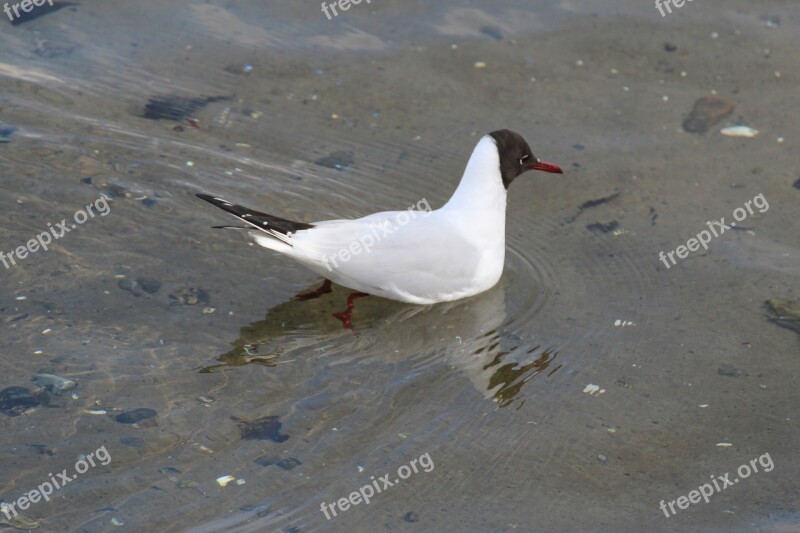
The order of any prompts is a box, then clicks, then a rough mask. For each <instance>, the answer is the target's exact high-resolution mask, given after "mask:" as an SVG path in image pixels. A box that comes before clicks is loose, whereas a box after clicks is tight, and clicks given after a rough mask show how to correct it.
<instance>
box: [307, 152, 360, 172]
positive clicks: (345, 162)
mask: <svg viewBox="0 0 800 533" xmlns="http://www.w3.org/2000/svg"><path fill="white" fill-rule="evenodd" d="M355 162H356V160H355V158H354V157H353V152H333V153H332V154H330V155H326V156H325V157H322V158H320V159H317V160H316V161H314V164H315V165H319V166H321V167H325V168H333V169H336V170H344V169H346V168H347V167H349V166H350V165H352V164H353V163H355Z"/></svg>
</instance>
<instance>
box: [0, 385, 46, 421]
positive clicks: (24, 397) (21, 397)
mask: <svg viewBox="0 0 800 533" xmlns="http://www.w3.org/2000/svg"><path fill="white" fill-rule="evenodd" d="M40 403H41V402H40V401H39V398H37V397H36V396H34V395H33V393H32V392H31V391H30V389H26V388H25V387H8V388H7V389H3V390H2V391H0V413H3V414H4V415H8V416H11V417H14V416H19V415H21V414H22V413H24V412H25V411H27V410H28V409H31V408H33V407H37V406H38V405H40Z"/></svg>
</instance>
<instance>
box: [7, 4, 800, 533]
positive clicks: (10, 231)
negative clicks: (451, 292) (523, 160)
mask: <svg viewBox="0 0 800 533" xmlns="http://www.w3.org/2000/svg"><path fill="white" fill-rule="evenodd" d="M117 4H118V5H113V6H112V5H109V4H108V3H101V2H96V1H92V0H86V1H84V2H82V3H81V5H80V6H77V7H68V8H66V9H62V10H60V11H57V12H54V13H50V14H47V15H45V16H42V17H40V18H37V19H36V20H33V21H30V22H26V23H24V24H21V25H18V26H12V25H10V24H6V23H3V24H2V25H1V26H2V31H0V91H2V94H1V95H0V121H2V123H3V124H5V125H6V126H10V127H12V129H13V128H16V130H15V131H13V132H11V133H6V134H3V132H4V131H10V130H4V129H3V128H4V126H2V125H0V142H1V141H3V140H6V141H8V142H2V143H0V172H2V176H3V179H2V181H0V187H2V194H0V219H1V220H2V227H3V228H4V229H3V232H2V237H0V250H2V251H4V252H6V253H7V252H9V251H10V250H12V249H15V248H17V247H18V246H20V245H24V244H25V243H26V242H27V241H28V240H29V239H31V238H34V237H35V236H36V235H37V234H39V233H40V232H42V231H46V230H47V228H48V223H52V224H54V225H55V224H56V223H57V222H59V221H61V219H63V218H67V219H70V218H71V217H72V216H73V213H75V212H76V211H77V210H78V209H81V208H83V207H84V206H86V205H87V204H89V203H90V202H95V201H96V200H97V199H98V198H101V195H104V196H103V197H109V198H110V200H109V202H108V205H109V208H110V210H109V211H108V212H107V216H99V215H98V216H95V217H93V218H89V219H88V220H87V221H86V222H85V223H84V224H81V225H79V226H77V227H76V228H75V229H73V230H70V231H69V233H67V234H66V235H64V237H63V238H62V239H58V240H56V241H55V242H54V243H53V244H52V246H51V247H50V249H49V250H48V251H42V250H40V251H38V252H36V253H34V254H31V255H30V256H28V257H27V258H25V259H23V260H20V261H19V264H18V265H16V266H11V268H9V269H5V268H2V269H0V290H1V292H0V311H1V312H2V316H0V328H2V332H3V335H2V340H0V354H1V355H0V375H2V376H3V378H2V380H1V381H0V389H5V388H7V387H12V386H15V387H26V388H28V389H30V391H31V393H32V394H33V395H34V396H35V398H36V400H34V401H35V402H36V403H40V405H39V406H37V407H33V408H30V409H27V410H25V409H22V410H24V413H23V414H20V415H19V416H8V415H6V414H0V465H2V468H0V498H2V499H3V500H4V501H6V502H11V501H14V500H16V499H17V498H19V497H20V496H21V495H23V494H24V493H26V492H28V491H30V490H32V489H35V488H36V487H37V486H39V485H40V484H42V483H44V482H46V481H48V479H49V478H50V475H51V474H55V473H56V472H61V471H62V469H65V468H66V469H69V470H70V471H71V470H73V466H74V465H75V463H76V461H77V460H79V458H80V457H81V454H89V453H90V452H92V451H94V450H97V449H98V448H100V447H102V446H105V449H106V450H107V451H108V454H109V455H110V458H111V459H110V461H108V464H106V465H102V464H98V465H97V466H95V467H94V468H90V469H88V471H87V472H85V473H83V474H81V475H79V476H78V477H77V478H76V479H75V480H73V481H72V482H70V483H69V484H68V485H66V486H65V487H63V488H62V489H60V490H57V491H55V492H54V494H53V496H52V497H51V501H49V502H39V503H34V504H33V505H31V506H30V507H29V508H28V509H27V510H25V511H23V513H24V514H25V515H26V516H28V517H30V518H31V519H35V520H38V521H39V522H40V526H39V527H40V530H43V531H86V532H95V531H110V530H118V531H144V530H156V531H287V532H288V531H327V530H331V531H376V530H401V529H403V530H405V529H409V530H410V529H414V530H419V531H586V530H604V531H605V530H611V531H640V530H641V529H642V527H643V526H646V527H648V528H650V529H653V530H658V531H661V530H663V531H673V530H674V531H752V530H758V531H794V530H797V528H798V527H800V525H799V524H800V514H798V513H800V511H798V508H799V507H800V500H799V499H798V496H797V494H798V491H797V487H798V484H797V479H798V477H800V462H798V460H797V458H796V443H797V442H798V440H800V429H798V425H797V422H796V420H795V416H796V410H797V407H798V405H799V404H800V393H799V392H798V389H797V387H796V381H797V375H798V372H799V371H800V357H798V356H800V339H799V338H798V336H797V333H796V332H795V331H793V330H792V329H789V328H781V327H779V325H778V324H776V323H775V322H772V321H770V320H768V318H767V317H768V310H767V309H766V307H765V305H764V302H765V301H766V300H768V299H774V298H780V299H786V300H793V299H797V298H798V297H800V292H799V291H798V281H799V279H800V240H799V239H798V235H800V231H798V229H800V220H799V219H798V217H797V213H798V209H797V208H798V202H800V189H798V187H800V185H796V186H793V184H794V183H795V182H797V181H798V178H800V174H798V170H797V163H798V159H797V154H796V146H797V139H798V138H800V127H799V126H798V123H797V120H796V115H795V113H794V112H795V110H796V105H797V104H796V99H797V87H798V79H797V78H798V72H800V69H799V68H798V66H799V65H798V63H799V62H800V56H798V54H797V53H796V52H797V49H798V44H800V31H799V30H798V25H797V23H798V20H800V6H799V5H797V4H793V3H789V2H777V1H771V2H758V3H753V2H744V1H739V0H734V1H728V2H724V3H723V2H721V1H711V0H707V1H705V2H703V3H698V2H694V3H687V4H686V5H684V7H682V8H680V9H675V10H674V12H673V13H672V14H670V15H669V16H666V17H663V18H662V17H661V16H660V15H659V14H658V11H657V10H656V9H655V7H654V6H653V5H652V4H650V3H647V2H633V1H630V0H614V1H613V2H606V3H604V4H603V5H602V6H599V5H597V3H596V2H594V3H590V2H588V1H572V2H563V1H562V2H556V1H546V2H536V3H534V2H525V3H520V2H512V1H499V2H497V1H493V2H489V1H484V0H481V1H474V2H436V3H434V2H431V1H429V2H424V1H423V2H417V3H415V4H408V3H401V2H397V1H392V0H380V1H379V0H375V1H374V2H372V3H370V4H369V5H368V4H366V3H362V4H360V5H355V6H352V8H351V9H350V10H349V11H347V12H345V13H341V14H340V15H339V16H337V17H336V18H335V19H334V20H331V21H328V20H327V19H326V17H325V15H324V14H323V13H322V12H321V11H320V10H319V7H318V4H316V3H311V4H307V5H302V4H300V3H291V4H290V3H282V4H275V5H268V6H267V5H263V4H261V3H258V2H237V3H224V2H209V3H204V2H198V1H184V0H181V1H174V2H157V1H154V0H140V1H139V2H135V3H125V4H122V3H117ZM776 17H777V19H776ZM770 20H771V21H773V22H768V21H770ZM778 21H779V22H778ZM665 43H670V44H672V45H674V47H675V50H673V51H668V50H667V49H666V48H670V49H672V47H665ZM481 63H483V64H485V65H484V66H482V67H481V65H480V64H481ZM476 64H477V66H476ZM246 66H249V67H250V68H245V67H246ZM478 67H481V68H478ZM712 92H715V93H716V94H717V95H718V96H720V97H722V98H724V99H726V100H727V101H730V102H731V103H733V104H734V105H735V106H736V108H735V110H734V111H733V113H732V114H731V115H729V116H728V117H726V118H724V119H722V121H721V122H719V123H718V124H717V125H715V126H713V127H712V128H711V129H710V130H709V131H708V132H707V133H704V134H699V135H698V134H691V133H687V132H685V131H683V129H682V128H681V124H682V122H683V120H684V119H685V118H686V116H687V115H688V113H689V112H690V110H691V109H692V106H693V104H694V102H695V101H696V100H697V99H698V98H701V97H704V96H708V95H710V94H712ZM165 95H174V96H180V97H183V98H199V99H202V98H206V97H224V98H223V99H220V100H216V101H213V102H209V103H208V104H207V105H205V106H204V107H199V106H198V107H199V108H198V109H195V110H193V111H192V112H191V113H189V115H188V118H191V119H195V121H191V122H189V121H186V120H183V121H176V120H152V119H148V118H145V116H144V115H145V106H146V104H147V103H148V100H149V99H150V98H151V97H154V96H155V97H162V96H165ZM740 122H741V123H744V124H747V125H749V126H751V127H753V128H755V129H757V130H759V132H760V133H759V135H758V136H756V137H755V138H752V139H748V138H731V137H726V136H723V135H721V134H720V133H719V130H720V129H721V128H722V127H723V126H730V125H735V124H738V123H740ZM196 126H197V127H196ZM502 127H507V128H511V129H514V130H517V131H519V132H521V133H522V134H523V135H524V136H525V137H526V138H527V139H528V141H529V142H530V143H531V146H532V148H533V150H534V153H535V154H536V155H537V156H539V157H542V158H544V159H547V160H550V161H554V162H557V163H558V164H560V165H561V166H562V167H563V168H564V169H565V171H566V173H565V174H564V175H563V176H554V175H549V174H540V175H536V176H534V175H525V176H523V177H521V178H520V179H519V180H517V181H515V183H514V184H513V186H512V188H511V191H510V192H511V194H510V196H509V209H508V217H507V249H508V253H507V257H506V270H505V273H504V276H503V279H502V281H501V283H500V284H499V285H498V286H497V287H495V288H493V289H492V290H490V291H488V292H486V293H484V294H482V295H479V296H477V297H474V298H471V299H467V300H464V301H461V302H455V303H449V304H441V305H436V306H432V307H419V306H410V305H405V304H400V303H396V302H390V301H387V300H382V299H378V298H374V297H370V298H365V299H360V300H358V301H357V302H356V308H355V311H354V313H353V322H352V323H353V329H352V331H351V330H347V329H345V328H343V327H342V324H341V322H339V321H338V320H337V319H336V318H334V317H333V316H332V313H334V312H336V311H341V310H342V309H343V308H344V307H345V302H346V298H347V295H348V294H349V291H347V290H346V289H344V288H342V287H335V288H334V292H333V293H332V294H328V295H326V296H324V297H322V298H320V299H317V300H311V301H307V302H298V301H295V300H294V299H293V297H294V295H295V294H297V293H300V292H303V291H307V290H310V289H313V288H314V287H316V286H317V285H319V283H320V282H321V280H320V279H319V278H317V277H316V276H315V275H313V274H311V273H309V272H308V271H306V270H304V269H303V268H301V267H298V266H297V265H295V264H294V263H292V262H291V261H289V260H288V259H285V258H282V257H279V256H277V255H275V254H272V253H271V252H268V251H266V250H263V249H261V248H257V247H254V246H253V245H250V244H249V243H248V242H247V240H246V239H245V238H244V237H243V236H242V235H239V234H237V233H235V232H226V231H220V230H212V229H210V226H213V225H219V224H226V223H230V219H229V218H228V217H226V216H225V215H224V213H222V212H221V211H218V210H215V209H214V208H212V207H211V206H209V205H207V204H205V203H203V202H201V201H200V200H198V199H197V198H195V196H194V195H195V193H198V192H208V193H211V194H215V195H220V196H223V197H225V198H227V199H229V200H232V201H237V202H241V203H244V204H245V205H249V206H251V207H254V208H257V209H263V210H264V211H267V212H270V213H274V214H276V215H279V216H283V217H286V218H289V219H294V220H302V221H306V222H310V221H313V220H322V219H326V218H331V217H357V216H362V215H365V214H367V213H370V212H372V211H375V210H385V209H403V208H406V207H407V206H409V205H412V204H414V203H416V202H418V201H419V200H420V199H422V198H425V199H426V200H427V201H429V203H430V204H431V205H432V206H434V207H438V206H441V205H442V204H443V203H444V202H445V201H446V200H447V198H448V196H449V194H450V193H451V192H452V190H453V189H454V188H455V186H456V184H457V181H458V178H459V176H460V173H461V171H462V170H463V166H464V164H465V162H466V159H467V157H468V156H469V154H470V152H471V150H472V148H473V146H474V144H475V142H477V139H478V138H479V137H480V136H481V135H482V134H484V133H486V132H488V131H492V130H494V129H498V128H502ZM176 129H177V130H179V131H176ZM779 139H781V142H779ZM325 158H328V159H327V160H326V159H325ZM331 161H334V162H335V161H339V162H340V163H341V164H340V165H339V167H340V168H335V167H336V165H333V164H331ZM331 167H334V168H331ZM759 194H763V197H764V198H765V199H766V200H767V201H768V205H769V208H768V209H766V210H764V212H759V211H758V210H755V211H754V213H753V215H751V216H748V217H747V219H746V220H744V221H742V222H741V224H740V225H739V227H737V228H736V229H731V230H729V231H726V232H725V233H724V234H723V235H721V236H719V237H718V238H715V239H713V240H712V242H711V243H710V245H709V249H708V250H707V251H705V250H702V249H701V250H700V251H698V252H693V253H691V254H690V255H689V256H688V257H687V258H686V259H683V260H679V261H678V262H677V264H676V265H674V266H672V267H671V268H669V269H667V268H666V267H665V266H664V264H663V263H662V262H661V261H660V260H659V255H658V254H659V252H661V251H665V252H668V251H671V250H673V249H674V248H675V247H677V246H678V245H681V244H685V243H686V241H687V239H689V238H691V237H693V236H695V235H696V234H697V233H698V232H700V231H702V230H704V229H707V226H706V221H708V220H718V219H719V218H721V217H726V220H728V221H730V220H731V216H732V212H733V211H734V210H735V209H737V208H739V207H742V206H744V204H745V202H747V201H751V200H753V198H754V197H756V196H757V195H759ZM600 199H605V200H604V201H600ZM198 289H199V290H198ZM41 373H45V374H53V375H56V376H61V377H64V378H68V379H70V380H74V381H75V382H77V387H75V388H74V389H71V390H64V391H61V393H60V394H56V392H57V391H55V390H53V391H47V390H45V389H41V388H40V387H39V386H38V385H37V384H35V383H33V382H31V379H32V378H33V377H34V376H36V375H37V374H41ZM40 383H41V380H40ZM590 385H596V386H597V388H594V387H588V388H587V386H590ZM593 391H594V392H593ZM139 408H147V409H153V410H155V411H156V416H155V417H153V418H147V419H143V420H141V421H140V422H139V423H138V424H128V423H121V422H119V421H118V419H117V418H116V417H118V415H120V414H122V413H123V412H128V411H133V410H135V409H139ZM14 414H17V413H14ZM266 417H278V418H277V419H273V418H266ZM122 420H126V418H125V417H123V418H122ZM258 421H261V425H260V426H258V427H260V428H262V430H263V431H260V432H256V433H257V434H258V435H260V436H262V437H263V438H262V439H254V438H243V437H244V436H250V437H252V435H253V434H252V433H248V432H247V431H246V428H247V427H248V426H247V424H246V423H247V422H256V423H257V422H258ZM277 422H279V423H280V426H279V427H278V425H277ZM257 425H258V424H257ZM284 436H288V438H286V439H284V438H283V437H284ZM720 444H722V446H720ZM727 444H731V445H727ZM425 454H428V455H427V456H428V457H429V459H430V461H431V462H432V464H433V465H434V467H433V468H432V469H430V471H428V472H426V471H425V470H423V469H420V470H419V471H418V472H416V473H413V474H412V475H410V477H409V478H408V479H406V480H403V481H401V482H400V483H399V484H398V485H397V486H393V487H390V488H387V489H386V492H381V493H379V494H375V495H374V497H373V498H372V501H371V503H370V504H369V505H365V504H363V503H362V504H360V505H355V506H353V507H352V508H350V509H348V510H346V511H340V512H339V514H338V515H337V516H335V517H331V519H330V520H328V519H326V517H325V514H324V513H323V512H322V511H321V510H320V504H321V502H323V501H324V502H328V503H331V502H334V501H337V500H339V499H340V498H346V497H348V495H349V494H350V493H351V492H353V491H357V490H358V489H359V488H361V487H362V486H364V485H368V484H370V483H371V482H372V481H371V478H370V476H374V477H375V479H376V480H377V479H378V478H379V477H381V476H384V475H385V474H387V473H391V475H392V476H393V477H395V478H396V477H397V476H395V473H396V472H397V469H398V468H399V467H401V466H402V465H407V464H409V463H410V462H411V461H412V460H415V459H419V458H420V457H421V456H424V455H425ZM764 454H768V456H769V458H770V459H771V461H772V462H773V465H774V468H772V469H771V471H769V472H766V471H761V472H758V473H757V474H753V475H751V476H750V477H748V478H747V479H741V480H740V482H739V483H737V484H736V485H735V486H732V487H727V488H726V489H725V490H723V491H721V492H719V493H716V494H714V495H713V496H711V498H710V501H709V503H704V502H702V501H701V503H699V504H694V505H691V506H689V507H688V508H687V509H683V510H679V509H677V508H676V510H677V513H676V514H675V516H671V517H669V518H667V517H665V515H664V513H663V512H662V510H661V509H660V508H659V503H660V502H661V500H666V502H669V501H671V500H676V499H677V498H678V497H680V496H683V495H687V494H689V492H690V491H692V490H693V489H696V488H698V487H699V486H700V485H702V484H704V483H706V482H707V481H708V480H709V479H710V476H712V475H713V476H715V477H716V476H721V475H724V473H726V472H731V473H732V475H731V479H733V478H734V477H735V476H736V475H737V474H736V473H735V472H736V469H737V468H738V467H739V465H742V464H747V463H750V460H751V459H753V458H758V457H763V456H764ZM420 462H421V460H420ZM760 468H761V469H762V470H763V469H764V467H763V465H762V466H760ZM227 475H230V476H233V477H234V478H235V479H236V480H244V483H243V484H238V483H237V482H236V481H233V482H231V483H229V484H228V485H227V486H225V487H221V486H220V485H219V484H218V483H217V481H216V479H217V478H220V477H223V476H227ZM2 518H3V516H2V515H0V523H2Z"/></svg>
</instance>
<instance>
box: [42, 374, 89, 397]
mask: <svg viewBox="0 0 800 533" xmlns="http://www.w3.org/2000/svg"><path fill="white" fill-rule="evenodd" d="M31 381H33V382H34V383H36V384H37V385H39V386H40V387H42V388H43V389H45V390H47V391H48V392H52V393H53V394H56V395H59V396H60V395H61V393H62V392H64V391H68V390H72V389H74V388H75V387H77V386H78V384H77V383H76V382H74V381H73V380H71V379H67V378H62V377H61V376H56V375H55V374H36V375H35V376H34V377H33V378H31Z"/></svg>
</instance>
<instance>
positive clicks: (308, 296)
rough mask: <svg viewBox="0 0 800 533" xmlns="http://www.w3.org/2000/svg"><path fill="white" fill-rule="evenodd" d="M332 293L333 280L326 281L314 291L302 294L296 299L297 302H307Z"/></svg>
mask: <svg viewBox="0 0 800 533" xmlns="http://www.w3.org/2000/svg"><path fill="white" fill-rule="evenodd" d="M329 292H331V280H329V279H326V280H325V281H324V282H323V283H322V285H320V286H319V287H317V288H316V289H314V290H313V291H309V292H301V293H300V294H298V295H297V296H295V297H294V299H295V300H299V301H301V302H305V301H306V300H313V299H314V298H319V297H320V296H322V295H323V294H328V293H329Z"/></svg>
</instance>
